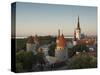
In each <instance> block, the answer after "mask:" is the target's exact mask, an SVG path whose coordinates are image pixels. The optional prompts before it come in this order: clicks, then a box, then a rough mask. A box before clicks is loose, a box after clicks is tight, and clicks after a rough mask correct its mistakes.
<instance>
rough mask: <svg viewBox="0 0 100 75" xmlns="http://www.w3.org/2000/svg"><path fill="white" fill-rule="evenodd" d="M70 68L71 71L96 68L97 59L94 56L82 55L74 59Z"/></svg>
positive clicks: (70, 63)
mask: <svg viewBox="0 0 100 75" xmlns="http://www.w3.org/2000/svg"><path fill="white" fill-rule="evenodd" d="M68 66H69V68H70V69H82V68H96V67H97V59H96V57H93V56H88V55H80V56H76V57H74V58H72V59H71V61H70V62H69V65H68Z"/></svg>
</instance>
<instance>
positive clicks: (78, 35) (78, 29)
mask: <svg viewBox="0 0 100 75" xmlns="http://www.w3.org/2000/svg"><path fill="white" fill-rule="evenodd" d="M76 38H77V39H78V40H80V38H81V28H80V22H79V16H78V23H77V28H76Z"/></svg>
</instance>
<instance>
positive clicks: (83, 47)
mask: <svg viewBox="0 0 100 75" xmlns="http://www.w3.org/2000/svg"><path fill="white" fill-rule="evenodd" d="M72 49H73V50H74V51H75V52H83V51H85V52H88V51H89V48H88V47H87V46H86V45H76V46H74V47H73V48H72Z"/></svg>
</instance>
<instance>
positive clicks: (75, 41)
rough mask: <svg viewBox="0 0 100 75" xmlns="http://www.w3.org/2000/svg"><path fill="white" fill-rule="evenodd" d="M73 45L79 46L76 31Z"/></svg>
mask: <svg viewBox="0 0 100 75" xmlns="http://www.w3.org/2000/svg"><path fill="white" fill-rule="evenodd" d="M73 45H74V46H75V45H77V38H76V32H75V31H74V38H73Z"/></svg>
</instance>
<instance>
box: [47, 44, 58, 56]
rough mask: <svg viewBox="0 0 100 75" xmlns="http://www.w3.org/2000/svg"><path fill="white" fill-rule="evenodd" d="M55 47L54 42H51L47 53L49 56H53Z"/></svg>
mask: <svg viewBox="0 0 100 75" xmlns="http://www.w3.org/2000/svg"><path fill="white" fill-rule="evenodd" d="M55 48H56V44H52V45H51V46H50V47H49V50H48V54H49V55H50V56H55Z"/></svg>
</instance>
